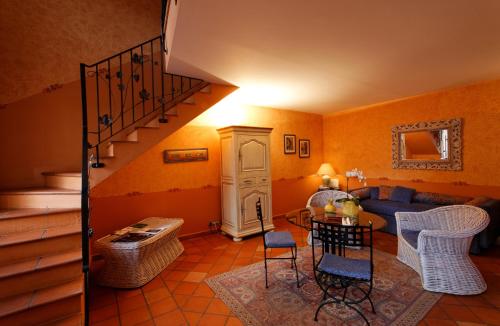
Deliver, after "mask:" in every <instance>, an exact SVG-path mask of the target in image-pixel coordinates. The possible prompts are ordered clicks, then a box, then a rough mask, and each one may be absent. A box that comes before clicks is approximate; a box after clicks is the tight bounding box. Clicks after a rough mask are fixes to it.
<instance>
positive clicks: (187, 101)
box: [182, 96, 196, 105]
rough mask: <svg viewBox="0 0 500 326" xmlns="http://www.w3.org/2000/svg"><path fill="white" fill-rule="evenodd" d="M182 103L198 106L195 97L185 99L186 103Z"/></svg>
mask: <svg viewBox="0 0 500 326" xmlns="http://www.w3.org/2000/svg"><path fill="white" fill-rule="evenodd" d="M182 103H184V104H191V105H194V104H196V101H195V99H194V96H190V97H188V98H187V99H185V100H184V101H182Z"/></svg>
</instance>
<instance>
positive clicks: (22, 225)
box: [0, 211, 81, 235]
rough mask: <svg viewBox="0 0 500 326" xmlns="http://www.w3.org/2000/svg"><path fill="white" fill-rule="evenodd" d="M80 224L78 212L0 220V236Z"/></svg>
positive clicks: (79, 213)
mask: <svg viewBox="0 0 500 326" xmlns="http://www.w3.org/2000/svg"><path fill="white" fill-rule="evenodd" d="M80 223H81V212H80V211H75V212H65V213H57V214H46V215H34V216H21V217H16V218H8V219H0V235H3V234H10V233H18V232H25V231H31V230H38V229H47V228H53V227H57V226H63V225H70V224H80Z"/></svg>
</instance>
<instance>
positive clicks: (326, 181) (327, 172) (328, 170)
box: [316, 163, 335, 187]
mask: <svg viewBox="0 0 500 326" xmlns="http://www.w3.org/2000/svg"><path fill="white" fill-rule="evenodd" d="M316 174H317V175H320V176H321V177H322V179H323V187H329V186H330V176H331V175H335V170H334V169H333V168H332V165H331V164H330V163H323V164H321V166H320V167H319V170H318V172H316Z"/></svg>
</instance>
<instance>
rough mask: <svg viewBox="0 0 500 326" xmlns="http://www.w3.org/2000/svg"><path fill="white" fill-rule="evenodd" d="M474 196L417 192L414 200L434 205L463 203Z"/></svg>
mask: <svg viewBox="0 0 500 326" xmlns="http://www.w3.org/2000/svg"><path fill="white" fill-rule="evenodd" d="M471 199H472V198H470V197H462V196H452V195H445V194H437V193H434V192H417V193H415V195H414V196H413V202H415V203H424V204H432V205H463V204H465V203H466V202H468V201H469V200H471Z"/></svg>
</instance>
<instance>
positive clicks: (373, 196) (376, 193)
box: [370, 187, 379, 200]
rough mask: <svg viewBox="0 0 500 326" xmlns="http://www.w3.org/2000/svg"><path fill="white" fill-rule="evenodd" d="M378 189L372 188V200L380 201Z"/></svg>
mask: <svg viewBox="0 0 500 326" xmlns="http://www.w3.org/2000/svg"><path fill="white" fill-rule="evenodd" d="M378 193H379V191H378V187H370V199H375V200H378Z"/></svg>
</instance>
